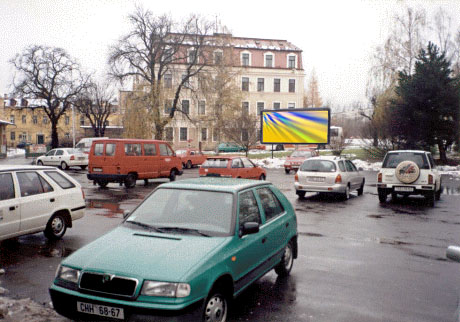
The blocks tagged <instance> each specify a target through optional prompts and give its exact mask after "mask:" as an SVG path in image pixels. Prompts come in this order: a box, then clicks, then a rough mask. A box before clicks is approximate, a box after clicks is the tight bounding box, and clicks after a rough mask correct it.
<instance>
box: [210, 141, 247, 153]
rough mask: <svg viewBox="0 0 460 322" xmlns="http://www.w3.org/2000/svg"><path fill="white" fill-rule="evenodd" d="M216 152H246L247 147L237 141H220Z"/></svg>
mask: <svg viewBox="0 0 460 322" xmlns="http://www.w3.org/2000/svg"><path fill="white" fill-rule="evenodd" d="M216 152H217V153H219V152H246V149H245V148H244V147H243V146H241V145H238V144H236V143H220V144H219V145H218V146H217V148H216Z"/></svg>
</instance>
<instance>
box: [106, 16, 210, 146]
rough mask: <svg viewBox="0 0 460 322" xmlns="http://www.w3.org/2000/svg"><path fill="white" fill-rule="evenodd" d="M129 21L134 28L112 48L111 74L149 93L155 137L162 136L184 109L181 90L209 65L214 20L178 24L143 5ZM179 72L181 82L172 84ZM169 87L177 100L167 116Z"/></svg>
mask: <svg viewBox="0 0 460 322" xmlns="http://www.w3.org/2000/svg"><path fill="white" fill-rule="evenodd" d="M129 21H130V23H131V30H130V31H129V32H128V33H127V34H126V35H125V36H123V37H122V38H121V39H120V40H119V41H118V43H117V44H116V45H114V46H112V48H111V52H110V58H109V64H110V66H111V75H112V76H113V77H115V78H116V79H118V80H120V81H125V80H130V79H134V81H135V83H136V84H137V86H138V87H139V88H143V90H144V91H145V92H146V93H148V100H147V101H146V107H147V110H148V111H149V113H150V114H151V120H152V123H153V124H152V126H153V132H154V136H155V138H157V139H162V138H163V130H164V128H165V126H166V125H167V124H168V123H169V122H170V121H171V119H172V118H174V115H175V112H177V111H179V112H180V111H181V109H180V108H178V107H179V99H180V94H181V91H182V90H183V89H184V88H188V87H189V85H190V84H191V80H192V79H193V78H194V77H195V76H197V75H198V74H199V73H200V72H201V70H202V69H203V68H204V67H205V66H206V65H207V62H208V58H209V54H208V53H207V50H206V49H207V48H208V47H207V46H208V43H207V41H208V38H207V36H208V34H209V33H210V31H211V23H209V22H207V21H206V20H204V19H203V18H201V17H198V16H195V15H192V16H190V17H189V18H188V19H187V20H186V21H184V22H182V23H178V22H176V21H174V20H173V19H172V18H171V17H169V16H167V15H162V16H154V15H153V14H152V12H150V11H148V10H143V9H141V8H138V9H137V11H136V12H135V13H134V14H131V15H130V16H129ZM177 73H181V75H180V76H179V77H181V78H180V81H179V82H177V85H176V84H175V85H172V84H170V83H169V79H170V77H171V78H172V77H173V76H175V77H177ZM166 75H168V76H166ZM166 78H167V79H168V80H167V79H166ZM169 86H170V87H171V90H172V91H173V92H174V95H173V97H174V100H173V103H172V107H171V111H170V114H169V115H168V116H163V115H162V113H161V111H162V108H161V107H162V106H163V103H164V95H163V94H164V92H163V89H164V87H169Z"/></svg>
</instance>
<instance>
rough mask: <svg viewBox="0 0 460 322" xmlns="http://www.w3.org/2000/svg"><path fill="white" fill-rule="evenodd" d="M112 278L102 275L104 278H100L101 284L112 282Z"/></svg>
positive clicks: (111, 276)
mask: <svg viewBox="0 0 460 322" xmlns="http://www.w3.org/2000/svg"><path fill="white" fill-rule="evenodd" d="M112 278H113V275H110V274H104V276H102V283H108V282H110V281H111V280H112Z"/></svg>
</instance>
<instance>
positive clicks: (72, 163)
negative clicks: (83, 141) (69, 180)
mask: <svg viewBox="0 0 460 322" xmlns="http://www.w3.org/2000/svg"><path fill="white" fill-rule="evenodd" d="M36 163H37V165H54V166H57V167H60V168H61V169H62V170H67V169H68V168H70V167H80V168H82V170H85V169H86V167H87V166H88V155H87V154H86V153H83V152H81V151H80V150H78V149H72V148H59V149H53V150H50V151H48V153H46V154H45V155H42V156H39V157H38V158H37V161H36Z"/></svg>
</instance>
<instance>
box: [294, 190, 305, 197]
mask: <svg viewBox="0 0 460 322" xmlns="http://www.w3.org/2000/svg"><path fill="white" fill-rule="evenodd" d="M295 193H296V195H298V196H299V198H300V199H303V198H305V191H302V190H296V192H295Z"/></svg>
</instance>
